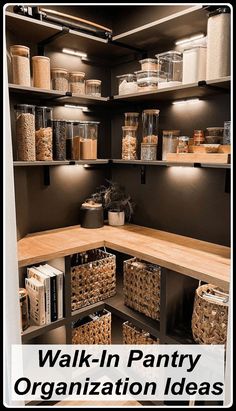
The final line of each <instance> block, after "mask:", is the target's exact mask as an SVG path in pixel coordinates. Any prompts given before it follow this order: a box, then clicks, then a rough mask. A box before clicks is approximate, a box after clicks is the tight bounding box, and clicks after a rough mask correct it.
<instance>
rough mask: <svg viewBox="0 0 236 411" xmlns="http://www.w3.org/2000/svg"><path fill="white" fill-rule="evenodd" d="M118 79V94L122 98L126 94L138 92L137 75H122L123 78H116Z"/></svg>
mask: <svg viewBox="0 0 236 411" xmlns="http://www.w3.org/2000/svg"><path fill="white" fill-rule="evenodd" d="M116 78H117V79H118V82H119V85H118V90H119V91H118V94H119V95H120V96H122V95H124V94H135V93H137V91H138V88H137V78H136V75H135V74H130V73H129V74H122V75H121V76H116Z"/></svg>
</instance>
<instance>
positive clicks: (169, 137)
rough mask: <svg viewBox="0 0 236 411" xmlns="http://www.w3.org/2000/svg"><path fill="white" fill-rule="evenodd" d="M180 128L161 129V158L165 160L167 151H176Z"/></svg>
mask: <svg viewBox="0 0 236 411" xmlns="http://www.w3.org/2000/svg"><path fill="white" fill-rule="evenodd" d="M179 135H180V130H163V133H162V136H163V137H162V160H166V155H167V153H176V151H177V145H178V137H179Z"/></svg>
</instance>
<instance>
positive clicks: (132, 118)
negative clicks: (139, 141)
mask: <svg viewBox="0 0 236 411" xmlns="http://www.w3.org/2000/svg"><path fill="white" fill-rule="evenodd" d="M138 118H139V113H125V126H136V127H138Z"/></svg>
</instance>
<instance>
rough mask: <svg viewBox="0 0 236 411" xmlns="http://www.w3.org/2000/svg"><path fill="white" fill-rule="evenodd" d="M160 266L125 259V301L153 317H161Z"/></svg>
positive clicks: (135, 259)
mask: <svg viewBox="0 0 236 411" xmlns="http://www.w3.org/2000/svg"><path fill="white" fill-rule="evenodd" d="M160 278H161V269H160V267H159V266H157V265H154V264H150V263H147V262H145V261H142V260H139V259H138V258H131V259H130V260H127V261H124V302H125V304H126V305H128V306H129V307H131V308H133V309H135V310H137V311H139V312H141V313H143V314H145V315H146V316H147V317H151V318H153V319H154V320H159V319H160Z"/></svg>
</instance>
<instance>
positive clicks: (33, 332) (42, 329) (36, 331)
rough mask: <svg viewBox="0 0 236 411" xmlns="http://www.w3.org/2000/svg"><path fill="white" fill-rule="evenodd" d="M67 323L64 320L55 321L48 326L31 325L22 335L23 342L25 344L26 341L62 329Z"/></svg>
mask: <svg viewBox="0 0 236 411" xmlns="http://www.w3.org/2000/svg"><path fill="white" fill-rule="evenodd" d="M66 322H67V319H66V318H62V319H61V320H57V321H54V322H52V323H50V324H46V325H41V326H40V325H30V326H29V328H27V329H26V330H25V331H24V332H23V334H22V342H23V343H25V342H26V341H29V340H31V339H32V338H35V337H38V336H39V335H42V334H44V333H46V332H48V331H51V330H54V329H55V328H58V327H62V326H63V325H65V324H66Z"/></svg>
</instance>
